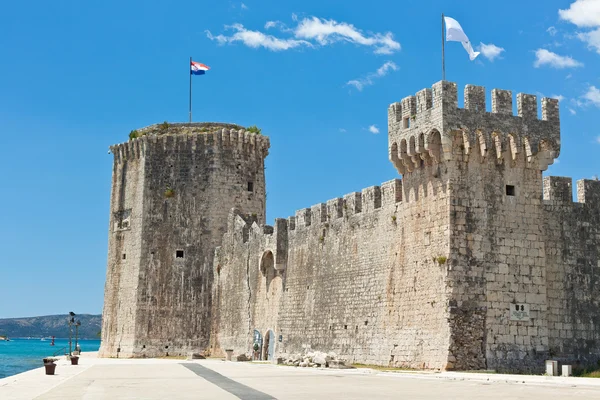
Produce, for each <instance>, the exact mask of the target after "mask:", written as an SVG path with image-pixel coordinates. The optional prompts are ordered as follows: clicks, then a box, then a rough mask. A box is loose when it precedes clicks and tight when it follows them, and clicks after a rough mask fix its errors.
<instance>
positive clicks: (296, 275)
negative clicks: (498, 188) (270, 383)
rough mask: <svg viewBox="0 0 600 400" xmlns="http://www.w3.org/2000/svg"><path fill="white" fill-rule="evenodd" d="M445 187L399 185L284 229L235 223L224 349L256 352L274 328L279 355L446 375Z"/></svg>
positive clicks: (279, 224) (226, 270) (221, 280)
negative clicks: (331, 357)
mask: <svg viewBox="0 0 600 400" xmlns="http://www.w3.org/2000/svg"><path fill="white" fill-rule="evenodd" d="M430 174H431V171H429V170H426V171H425V172H424V175H425V176H428V175H430ZM409 181H410V180H409ZM417 181H418V182H419V183H423V184H422V185H419V184H417ZM425 182H426V183H425ZM446 186H447V185H446V183H445V181H444V179H443V177H439V178H432V179H431V180H425V179H419V180H413V181H412V182H409V184H408V185H402V184H401V182H400V181H399V180H393V181H390V182H386V183H384V184H382V185H381V186H380V187H371V188H367V189H365V190H363V191H362V192H361V193H351V194H349V195H346V196H344V198H338V199H334V200H330V201H328V202H327V203H322V204H318V205H315V206H313V207H311V208H308V209H303V210H299V211H298V212H296V215H295V216H294V217H291V218H289V219H288V220H277V221H276V225H275V227H274V228H271V227H262V228H261V227H259V226H258V225H257V224H252V225H250V221H248V223H247V222H246V221H244V218H243V217H242V216H241V215H239V214H238V213H234V214H232V215H231V220H230V225H229V226H230V230H229V231H228V233H227V234H226V235H225V237H224V240H223V244H222V247H221V248H220V249H219V250H218V251H217V256H216V259H215V260H216V261H215V264H216V265H217V267H216V268H218V269H219V271H220V273H218V274H216V275H215V288H216V289H217V291H218V295H217V296H216V298H215V301H216V302H217V304H216V308H218V310H219V311H218V319H217V320H215V323H216V324H217V325H218V329H217V331H216V341H215V346H220V347H221V348H232V349H234V350H235V351H237V352H250V351H251V348H252V344H253V340H252V337H253V331H254V329H256V330H258V331H259V332H261V334H262V336H263V338H265V337H266V336H267V332H268V331H269V330H272V331H273V332H274V337H275V338H276V340H277V343H276V346H275V352H276V354H277V355H278V356H282V355H287V354H293V353H298V352H302V351H303V350H304V349H307V348H311V349H313V350H323V351H334V352H336V353H337V354H338V356H339V357H342V358H346V359H348V360H350V361H357V362H363V363H373V364H380V365H390V366H405V367H414V368H442V367H443V366H445V365H446V362H447V357H446V355H447V348H448V329H447V323H446V320H447V299H446V292H445V285H444V276H445V266H444V264H443V260H444V258H445V257H447V255H448V247H447V235H448V230H447V226H448V207H449V204H448V197H447V195H446V191H447V187H446ZM416 193H418V197H417V194H416ZM403 198H406V199H409V200H408V201H402V200H401V199H403ZM278 256H279V262H277V261H278ZM438 258H439V262H438ZM271 259H273V260H274V262H270V261H268V260H271ZM265 260H267V262H266V263H265ZM280 339H281V340H280ZM263 340H264V339H263Z"/></svg>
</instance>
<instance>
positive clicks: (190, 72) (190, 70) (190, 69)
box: [188, 57, 192, 124]
mask: <svg viewBox="0 0 600 400" xmlns="http://www.w3.org/2000/svg"><path fill="white" fill-rule="evenodd" d="M188 73H189V74H190V124H191V123H192V57H190V64H189V65H188Z"/></svg>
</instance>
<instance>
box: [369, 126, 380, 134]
mask: <svg viewBox="0 0 600 400" xmlns="http://www.w3.org/2000/svg"><path fill="white" fill-rule="evenodd" d="M369 132H371V133H375V134H377V133H379V128H377V127H376V126H375V125H371V126H369Z"/></svg>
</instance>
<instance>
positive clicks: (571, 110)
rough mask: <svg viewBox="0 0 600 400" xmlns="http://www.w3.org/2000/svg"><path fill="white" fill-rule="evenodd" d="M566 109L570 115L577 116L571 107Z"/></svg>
mask: <svg viewBox="0 0 600 400" xmlns="http://www.w3.org/2000/svg"><path fill="white" fill-rule="evenodd" d="M567 109H568V110H569V112H570V113H571V115H575V114H577V111H575V110H573V109H572V108H571V107H568V108H567Z"/></svg>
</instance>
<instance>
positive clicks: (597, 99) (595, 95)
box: [581, 86, 600, 108]
mask: <svg viewBox="0 0 600 400" xmlns="http://www.w3.org/2000/svg"><path fill="white" fill-rule="evenodd" d="M581 97H582V98H583V99H584V100H586V101H587V102H588V104H593V105H595V106H596V107H598V108H600V89H598V88H597V87H596V86H590V87H589V88H588V91H587V92H586V93H585V94H584V95H583V96H581Z"/></svg>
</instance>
